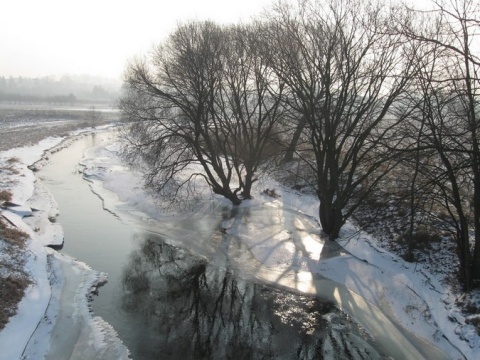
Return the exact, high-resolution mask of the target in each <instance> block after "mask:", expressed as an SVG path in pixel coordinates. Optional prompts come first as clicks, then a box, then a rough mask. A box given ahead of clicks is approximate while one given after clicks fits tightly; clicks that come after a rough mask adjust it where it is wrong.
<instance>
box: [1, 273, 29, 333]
mask: <svg viewBox="0 0 480 360" xmlns="http://www.w3.org/2000/svg"><path fill="white" fill-rule="evenodd" d="M29 284H30V280H29V279H28V277H27V276H26V275H24V274H21V275H16V276H11V275H9V276H7V277H3V276H0V309H1V312H0V331H1V330H2V329H3V328H4V327H5V326H6V325H7V323H8V319H9V318H10V317H12V316H14V315H15V314H16V313H17V305H18V303H19V302H20V300H22V298H23V295H24V294H25V289H26V288H27V287H28V285H29Z"/></svg>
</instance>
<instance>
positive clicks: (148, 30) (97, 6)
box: [0, 0, 273, 81]
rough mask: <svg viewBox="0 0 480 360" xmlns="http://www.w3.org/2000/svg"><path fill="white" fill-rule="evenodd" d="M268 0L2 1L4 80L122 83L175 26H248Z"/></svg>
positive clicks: (1, 63)
mask: <svg viewBox="0 0 480 360" xmlns="http://www.w3.org/2000/svg"><path fill="white" fill-rule="evenodd" d="M272 3H273V1H271V0H244V1H242V2H238V1H232V0H228V1H225V0H211V1H209V0H176V1H174V2H167V1H149V0H135V1H134V0H120V1H114V0H101V1H93V0H71V1H68V2H66V1H61V0H46V1H42V2H39V1H36V0H5V2H4V3H3V4H2V5H3V6H2V8H3V15H4V16H3V19H2V22H1V23H0V43H1V44H2V57H1V58H0V77H1V76H3V77H5V78H9V77H25V78H44V77H48V76H55V77H62V76H64V75H67V76H77V75H78V76H84V75H90V76H97V77H104V78H107V79H112V80H118V81H121V79H122V75H123V72H124V70H125V68H126V65H127V62H128V61H129V59H132V58H133V57H134V56H136V55H141V54H144V53H146V52H148V51H149V50H150V49H151V48H152V46H153V45H155V44H158V43H160V42H161V41H162V39H164V38H165V37H166V36H168V34H170V33H171V32H172V30H173V29H174V28H175V26H176V25H177V24H178V23H181V22H186V21H189V20H213V21H216V22H220V23H227V22H239V21H248V20H249V19H250V18H251V17H252V16H254V15H256V14H259V13H261V12H262V10H263V9H264V8H265V7H268V6H269V5H270V4H272Z"/></svg>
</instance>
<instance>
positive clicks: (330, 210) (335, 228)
mask: <svg viewBox="0 0 480 360" xmlns="http://www.w3.org/2000/svg"><path fill="white" fill-rule="evenodd" d="M318 212H319V218H320V224H321V225H322V229H323V232H324V233H325V234H326V235H328V237H329V239H330V240H335V239H337V238H338V235H339V233H340V229H341V228H342V226H343V223H344V222H343V216H342V211H341V209H337V207H336V206H335V204H331V203H328V202H326V201H320V206H319V210H318Z"/></svg>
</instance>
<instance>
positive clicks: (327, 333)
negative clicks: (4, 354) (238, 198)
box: [38, 132, 443, 359]
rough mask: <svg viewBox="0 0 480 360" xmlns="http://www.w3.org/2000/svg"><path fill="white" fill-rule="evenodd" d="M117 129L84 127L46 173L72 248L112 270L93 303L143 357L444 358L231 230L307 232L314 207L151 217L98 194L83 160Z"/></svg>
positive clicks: (373, 310) (334, 286)
mask: <svg viewBox="0 0 480 360" xmlns="http://www.w3.org/2000/svg"><path fill="white" fill-rule="evenodd" d="M111 136H112V135H111V134H109V133H107V132H105V133H99V134H90V135H87V136H84V137H83V138H81V139H80V140H78V141H75V142H74V143H73V144H72V145H71V146H69V147H67V148H65V149H63V150H61V151H59V152H57V153H56V154H54V155H52V156H51V158H50V162H49V164H48V165H46V166H44V167H43V168H42V169H41V171H40V172H39V174H38V176H39V178H40V179H42V180H43V182H44V183H45V184H46V185H47V187H48V189H49V191H50V192H51V193H52V195H53V196H54V198H55V199H56V201H57V203H58V207H59V212H60V216H59V217H58V221H59V223H60V224H61V226H62V227H63V230H64V234H65V244H64V247H63V249H62V250H61V252H63V253H65V254H68V255H70V256H72V257H75V258H77V259H79V260H80V261H83V262H85V263H87V264H88V265H90V266H91V267H92V268H93V269H94V270H97V271H101V272H105V273H107V274H108V283H107V284H106V285H104V286H103V287H101V288H100V289H99V292H98V296H95V297H94V299H93V302H92V303H91V308H92V310H93V313H94V315H96V316H100V317H101V318H102V319H103V320H105V321H106V322H108V323H109V324H110V325H111V326H112V327H113V328H114V329H115V331H116V332H117V333H118V337H119V338H120V339H121V341H123V343H124V344H125V345H126V346H127V347H128V349H129V350H130V352H131V356H132V358H133V359H157V358H163V359H168V358H171V359H177V358H195V359H197V358H218V359H226V358H235V359H239V358H249V359H257V358H275V359H282V358H284V359H291V358H301V359H314V358H327V359H345V358H353V359H375V358H378V359H381V358H386V357H388V356H392V357H393V358H422V354H423V355H426V354H430V355H432V354H433V355H435V358H437V359H438V358H442V356H443V353H442V352H436V351H437V350H436V349H435V348H433V347H431V346H429V345H428V344H425V343H422V342H421V341H419V340H418V339H416V338H415V336H413V335H411V334H410V335H409V334H407V333H405V332H404V331H401V330H399V328H398V327H397V326H396V325H395V324H394V323H392V322H391V321H390V320H389V318H388V316H386V315H385V314H384V313H382V312H381V311H380V309H378V308H377V307H376V306H374V305H372V304H371V303H369V302H368V301H367V300H365V299H364V298H362V297H361V296H359V295H358V294H355V293H353V292H351V291H349V290H347V289H346V288H345V287H344V286H343V285H341V284H339V283H335V282H333V281H331V280H328V279H325V278H322V277H319V276H312V275H311V274H310V273H308V272H306V271H303V270H302V267H290V268H283V267H276V266H274V265H272V264H268V266H266V265H265V264H266V263H268V261H267V260H265V261H260V260H259V258H258V256H257V257H255V256H253V254H252V252H251V250H250V247H249V246H247V245H246V244H245V242H244V241H241V239H240V238H239V237H238V236H236V235H235V233H234V232H232V231H231V229H232V226H234V223H235V222H236V221H240V222H242V223H243V224H244V223H250V222H255V223H256V224H257V225H258V226H259V227H260V228H262V229H265V228H272V229H274V230H275V231H276V232H280V233H281V232H282V231H283V230H284V229H277V228H278V227H279V226H285V224H292V225H290V227H289V228H288V229H289V230H288V231H289V232H290V233H291V232H292V231H298V232H300V230H298V227H299V225H298V224H301V226H302V229H301V231H302V232H304V233H308V232H309V231H311V229H313V228H314V227H316V226H318V225H317V224H316V223H315V222H314V221H313V220H312V219H311V218H309V217H308V216H306V215H302V214H300V213H298V212H295V211H292V210H288V209H283V210H282V218H283V220H282V221H283V222H282V223H281V224H279V222H278V221H277V220H278V213H277V211H275V210H274V209H272V208H269V207H261V206H259V207H254V208H246V209H245V208H240V209H238V210H232V209H231V208H230V207H229V206H226V205H225V204H224V203H221V202H218V203H216V202H214V203H213V205H210V206H205V207H204V208H203V209H202V210H201V211H197V212H195V213H194V214H192V215H191V216H190V217H185V216H180V217H178V219H176V218H175V217H170V218H168V219H165V220H163V221H155V222H152V221H146V220H144V218H142V217H141V216H138V214H134V213H133V211H131V210H132V209H131V208H130V211H129V210H126V208H125V206H124V205H125V204H122V203H121V202H119V201H117V202H115V201H111V199H112V198H114V197H113V196H112V194H111V193H109V192H108V191H104V192H103V191H101V190H100V191H99V189H100V188H99V187H98V186H97V187H95V190H96V192H97V194H95V193H94V192H92V190H91V187H90V184H89V182H87V181H86V180H85V179H84V177H83V175H82V173H83V170H84V167H83V166H81V165H79V162H81V161H82V159H83V156H84V153H85V152H86V151H87V150H88V151H91V150H92V149H95V148H96V147H99V146H103V147H105V146H106V145H107V144H108V143H109V142H110V141H111ZM107 199H110V200H108V206H105V203H106V201H107ZM112 204H113V205H112ZM105 207H107V210H108V211H106V209H105ZM225 224H228V226H229V228H228V229H226V227H225V226H226V225H225ZM295 227H296V228H295ZM229 229H230V230H229ZM295 229H297V230H295ZM312 231H313V230H312ZM305 244H306V243H305ZM307 245H308V244H307ZM319 250H321V251H319V252H318V255H319V256H324V257H326V258H328V257H331V256H340V255H342V256H348V254H340V253H339V252H338V249H336V248H334V249H333V250H331V251H329V250H328V249H327V247H323V248H321V247H320V248H319ZM320 252H321V254H320ZM66 281H67V282H68V275H67V280H66ZM334 304H335V305H334ZM339 305H340V306H341V308H342V309H343V310H344V311H340V310H338V306H339ZM352 317H354V318H355V320H356V321H352ZM56 331H61V329H56ZM63 350H64V349H63ZM56 355H58V353H57V354H56V353H55V349H53V353H52V354H51V358H55V357H56ZM412 356H413V357H412Z"/></svg>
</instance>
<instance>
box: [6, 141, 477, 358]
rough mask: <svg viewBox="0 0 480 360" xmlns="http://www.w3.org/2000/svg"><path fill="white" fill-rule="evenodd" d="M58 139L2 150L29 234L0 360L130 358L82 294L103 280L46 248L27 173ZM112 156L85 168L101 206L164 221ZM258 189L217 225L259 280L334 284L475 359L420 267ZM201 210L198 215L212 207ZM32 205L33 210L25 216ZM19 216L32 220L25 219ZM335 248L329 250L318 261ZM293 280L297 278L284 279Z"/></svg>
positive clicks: (294, 199) (303, 204) (49, 211)
mask: <svg viewBox="0 0 480 360" xmlns="http://www.w3.org/2000/svg"><path fill="white" fill-rule="evenodd" d="M61 141H62V139H61V138H50V139H46V140H44V141H42V142H40V143H39V144H37V145H36V146H32V147H26V148H17V149H12V150H9V151H7V152H3V153H0V164H1V163H2V161H6V160H7V159H10V158H12V157H16V158H18V159H19V162H18V164H17V165H16V167H17V168H18V169H19V175H18V176H17V177H16V182H15V184H13V185H12V186H11V187H10V188H11V190H12V191H13V200H12V202H14V203H16V204H20V205H22V211H20V212H17V213H15V211H10V210H3V212H4V213H8V214H7V216H8V218H9V219H12V222H14V223H15V224H17V225H18V226H19V227H21V228H22V229H24V230H25V231H27V232H28V234H29V235H30V237H31V241H30V242H29V243H28V250H27V252H28V261H27V265H26V268H27V271H28V272H29V274H31V276H32V278H33V279H34V281H33V284H32V285H31V286H30V287H29V288H28V289H27V292H26V295H25V297H24V299H23V300H22V301H21V303H20V304H19V309H18V313H17V315H16V316H14V317H13V318H12V319H11V320H10V322H9V323H8V324H7V326H6V328H5V329H4V330H3V331H2V332H0V349H1V352H0V359H20V358H22V357H23V358H28V359H41V358H44V357H45V356H46V354H47V353H48V352H49V351H62V350H64V348H63V347H68V344H69V342H71V343H75V344H77V346H74V350H73V352H72V353H71V357H72V358H75V357H80V356H82V358H85V359H96V358H106V359H110V358H111V359H122V358H128V356H129V354H128V350H127V349H126V348H125V346H124V345H123V344H122V343H121V341H120V340H119V339H118V338H117V337H116V333H115V331H114V330H113V329H112V328H111V327H110V326H109V325H108V324H107V323H105V322H104V321H103V320H102V319H100V318H98V317H93V316H92V314H90V312H89V310H88V305H87V297H86V296H87V294H88V292H89V291H90V289H91V288H92V286H96V284H98V283H101V282H103V281H105V274H101V273H98V272H96V271H94V270H92V269H90V268H89V267H88V265H86V264H83V263H80V262H78V261H75V260H74V259H71V258H68V257H65V256H63V255H60V254H59V253H57V252H56V251H54V250H52V249H49V248H46V247H45V245H47V244H52V243H55V244H58V242H59V239H60V238H63V235H62V232H61V227H59V226H58V225H57V224H56V223H55V222H52V221H51V219H52V217H55V216H56V215H57V213H58V211H57V209H56V204H55V201H54V199H53V198H52V197H51V195H49V194H48V191H46V190H45V189H43V188H41V187H39V186H36V183H35V175H34V173H33V172H32V171H30V170H29V169H28V168H27V166H28V165H31V164H33V163H35V162H36V161H38V160H39V159H40V158H41V157H42V155H43V153H44V152H45V151H46V150H47V149H50V148H53V147H55V146H58V145H59V144H60V142H61ZM118 149H119V148H118V144H110V145H107V146H101V147H96V148H92V149H91V150H89V151H88V152H87V153H86V157H85V159H84V160H83V162H82V163H83V165H84V166H85V175H86V177H87V179H88V180H89V181H91V183H92V189H93V191H95V192H98V193H99V194H101V196H102V198H103V199H104V206H105V207H106V208H107V209H111V210H115V209H116V208H115V207H118V204H119V203H121V207H122V209H123V210H125V213H129V214H131V215H132V216H137V217H142V218H144V219H147V220H148V219H151V220H152V221H153V220H158V219H161V218H162V217H166V216H170V215H165V214H162V213H161V212H159V210H158V206H157V205H156V201H155V200H154V199H153V198H152V197H151V196H150V195H149V193H148V192H146V191H145V190H144V189H143V188H142V185H141V184H142V180H141V177H140V174H139V173H137V172H135V171H133V170H131V169H129V168H128V167H126V166H125V165H124V164H123V163H122V161H121V160H120V158H119V156H118ZM2 180H3V179H2V175H1V174H0V181H2ZM266 188H268V189H275V191H276V193H277V194H278V195H279V197H277V198H272V197H269V196H267V195H266V194H264V193H261V192H260V191H261V190H263V189H266ZM257 189H258V191H257V193H255V194H254V199H253V200H249V201H244V202H243V203H242V205H241V206H240V209H239V211H238V212H237V213H236V215H235V216H234V217H232V218H231V219H226V220H224V221H223V222H222V224H221V227H222V228H223V231H224V233H225V234H226V235H227V236H229V237H235V238H237V239H240V240H241V241H242V242H243V243H244V244H245V246H246V247H247V248H248V250H249V251H250V252H251V254H253V255H254V256H255V258H256V259H257V260H258V263H259V264H260V266H261V269H260V268H259V273H261V272H265V269H266V270H267V272H268V271H269V270H271V274H279V276H278V278H276V280H279V279H280V280H281V278H282V277H283V278H284V279H285V278H288V279H289V281H284V282H283V283H282V281H278V282H279V283H281V284H283V285H287V286H292V287H296V289H297V290H301V291H305V292H316V291H317V289H316V288H315V281H317V279H331V280H333V281H334V282H335V283H338V284H340V285H341V286H343V287H345V288H346V289H348V291H350V292H351V294H353V295H355V296H359V297H361V298H363V299H364V300H365V301H366V302H367V303H368V304H372V306H373V307H375V308H378V309H381V311H382V312H383V313H384V314H385V316H386V317H387V318H388V319H389V320H391V321H394V322H395V323H397V324H399V325H400V326H399V328H401V333H402V334H404V335H405V336H406V337H407V338H412V337H414V338H415V339H417V340H418V339H419V341H425V342H426V343H428V344H432V345H434V346H435V347H436V348H438V349H440V352H439V353H440V354H441V355H442V354H444V355H445V356H444V357H445V358H450V359H461V358H467V359H472V360H473V359H476V358H477V356H478V354H479V353H480V338H479V336H478V335H477V334H476V333H475V330H474V328H473V327H471V326H468V325H465V318H464V317H463V315H462V313H461V311H460V310H459V309H458V308H457V307H456V306H455V303H454V298H453V296H452V295H451V292H450V290H449V288H448V287H447V286H446V285H444V284H442V283H441V282H440V281H439V279H437V278H436V277H435V276H434V275H432V274H430V273H429V272H428V271H427V270H425V269H424V267H423V266H422V265H419V264H410V263H406V262H404V261H403V260H402V259H401V258H399V257H398V256H396V255H394V254H392V253H389V252H387V251H385V250H384V249H382V248H380V247H379V246H378V244H377V242H376V239H375V238H373V237H371V236H369V235H368V234H364V233H362V232H359V231H357V229H355V227H354V226H353V225H352V224H347V225H346V226H345V227H344V229H343V230H342V232H341V236H340V239H339V240H338V244H339V245H340V246H341V247H340V248H335V246H336V245H335V244H331V243H329V242H328V241H327V240H325V239H324V237H323V235H322V233H321V231H320V225H319V223H318V200H317V199H316V198H315V197H312V196H308V195H304V194H300V193H297V192H295V191H293V190H291V189H288V188H286V187H284V186H282V185H281V184H279V183H277V182H275V181H273V180H270V179H263V180H262V181H261V182H260V183H259V184H257ZM212 198H213V201H224V200H223V199H220V198H217V197H215V196H213V195H212V194H210V193H209V192H208V191H207V190H206V189H205V199H206V200H205V202H209V201H212ZM202 206H203V205H201V204H200V205H199V208H198V209H205V208H208V206H207V207H206V206H203V207H202ZM29 208H30V209H31V208H34V209H37V210H39V211H34V212H33V213H28V209H29ZM198 209H197V210H198ZM198 211H206V210H198ZM24 215H32V216H30V217H27V218H25V217H23V218H22V216H24ZM185 216H187V215H185ZM49 219H50V220H49ZM332 246H333V248H334V251H328V252H327V255H328V256H325V257H324V256H320V254H321V253H322V251H323V250H326V248H327V247H332ZM323 252H325V251H323ZM259 276H260V275H259ZM66 277H68V278H69V279H74V280H75V281H74V282H73V284H69V285H68V286H66V285H65V278H66ZM293 278H295V280H297V279H299V281H298V282H292V281H290V280H291V279H293ZM319 291H321V289H320V290H319ZM336 291H338V288H337V290H336ZM337 295H338V294H337V293H335V294H333V295H332V297H333V298H336V300H337V303H338V305H339V307H341V308H342V309H344V310H345V311H346V312H349V308H351V305H352V304H347V303H342V297H341V296H337ZM354 298H355V297H353V299H354ZM68 299H69V300H68ZM350 299H352V298H350ZM71 314H74V315H75V316H73V317H70V316H69V315H71ZM65 329H70V332H68V333H67V334H66V335H65V339H66V340H65V341H66V344H65V343H63V342H61V341H56V339H58V336H60V335H61V334H63V332H64V331H65ZM62 336H63V335H62ZM387 336H388V334H387ZM63 340H64V339H63V338H62V341H63ZM12 344H15V345H14V346H12ZM462 354H463V356H462Z"/></svg>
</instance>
